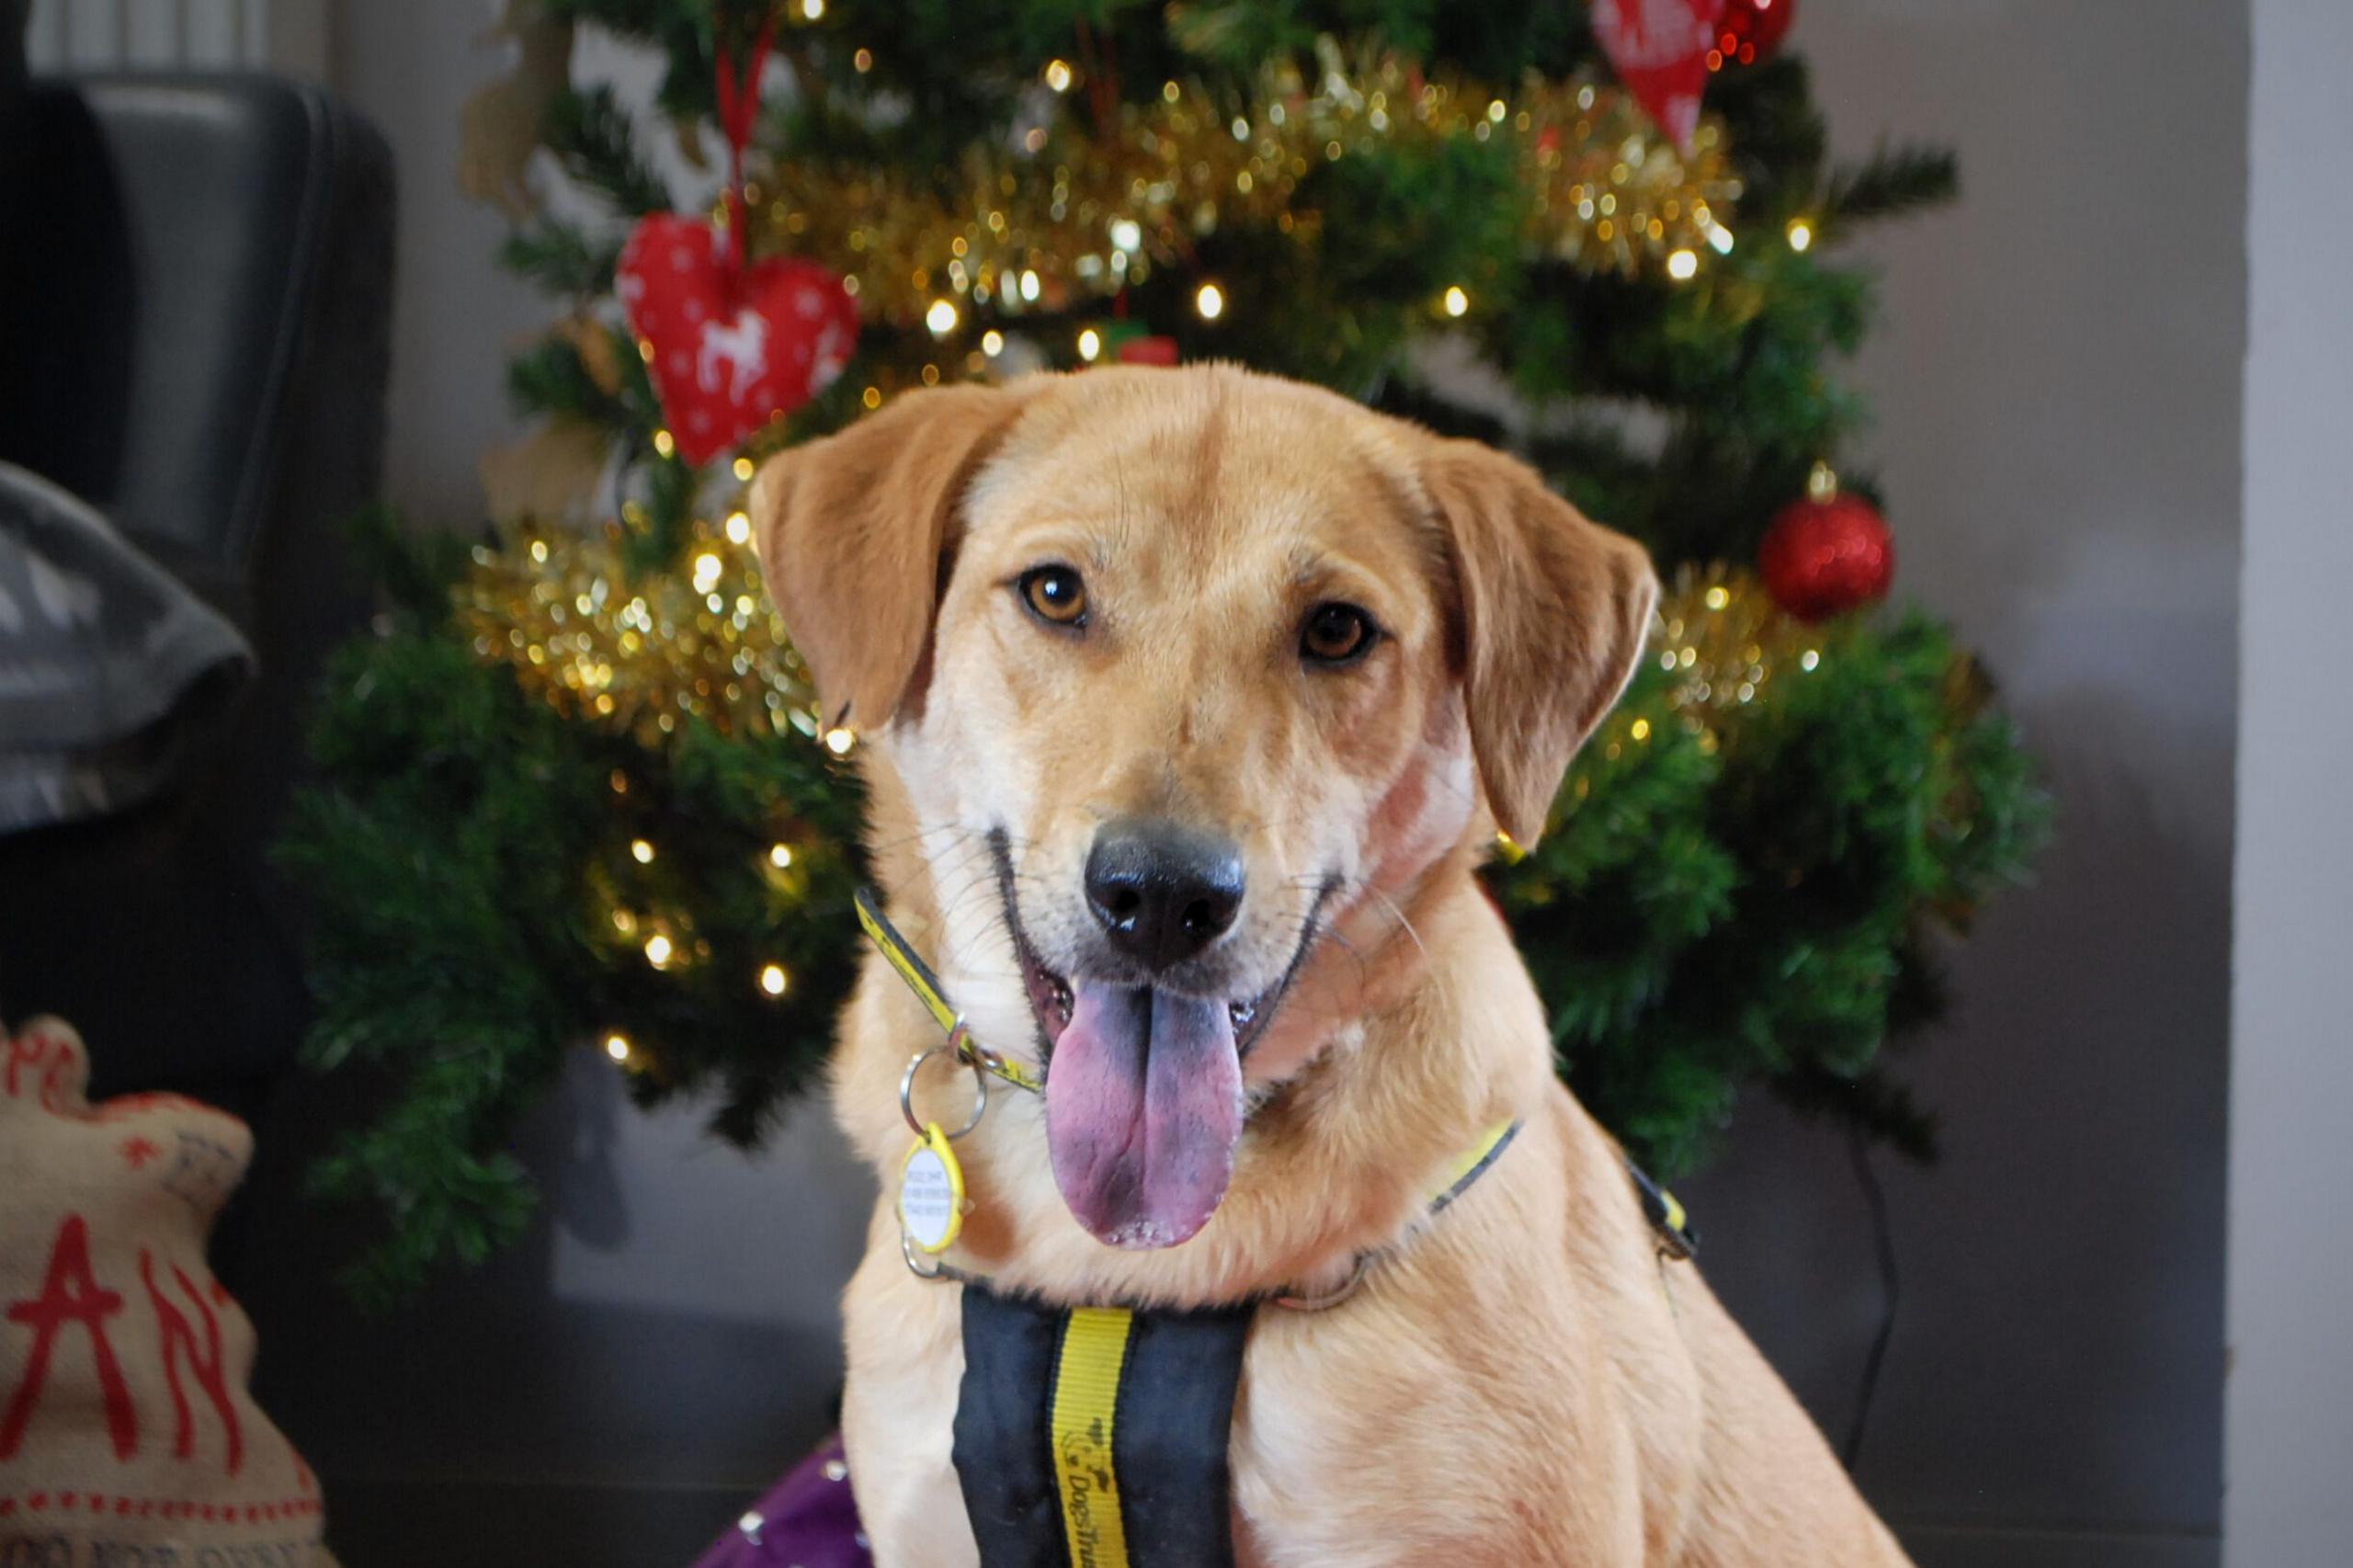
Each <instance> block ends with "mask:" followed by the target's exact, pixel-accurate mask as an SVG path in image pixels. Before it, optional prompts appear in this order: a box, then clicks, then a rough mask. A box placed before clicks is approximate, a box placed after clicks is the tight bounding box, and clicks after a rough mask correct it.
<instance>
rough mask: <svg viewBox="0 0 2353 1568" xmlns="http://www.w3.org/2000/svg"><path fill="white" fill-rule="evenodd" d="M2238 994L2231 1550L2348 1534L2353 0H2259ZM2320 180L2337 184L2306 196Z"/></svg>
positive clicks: (2322, 1542)
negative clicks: (2352, 65) (2347, 628)
mask: <svg viewBox="0 0 2353 1568" xmlns="http://www.w3.org/2000/svg"><path fill="white" fill-rule="evenodd" d="M2254 33H2255V86H2254V95H2253V108H2252V111H2251V118H2252V122H2253V123H2252V126H2251V128H2250V131H2249V135H2248V141H2247V163H2248V166H2249V169H2250V171H2251V187H2252V189H2251V193H2250V200H2249V203H2248V211H2247V225H2246V235H2247V257H2248V300H2247V360H2246V511H2245V527H2246V572H2245V581H2244V583H2243V585H2242V599H2241V605H2242V613H2243V616H2244V624H2245V632H2244V635H2243V639H2242V644H2241V645H2242V648H2243V649H2244V664H2243V666H2242V679H2241V686H2240V694H2239V824H2238V828H2239V833H2238V864H2237V874H2236V878H2235V883H2234V885H2235V890H2236V902H2237V916H2238V923H2237V939H2236V942H2235V944H2234V977H2233V978H2234V985H2233V993H2232V1008H2231V1040H2232V1058H2231V1068H2232V1078H2231V1254H2230V1333H2231V1348H2232V1353H2233V1357H2234V1365H2233V1370H2232V1374H2231V1384H2230V1398H2229V1403H2228V1407H2227V1410H2228V1416H2227V1432H2228V1465H2229V1479H2230V1485H2229V1491H2228V1494H2227V1506H2226V1510H2225V1518H2226V1522H2227V1526H2228V1538H2229V1546H2228V1550H2227V1551H2226V1554H2225V1561H2226V1562H2228V1563H2229V1564H2230V1568H2304V1565H2306V1564H2310V1563H2318V1562H2343V1561H2345V1559H2346V1556H2347V1551H2348V1550H2353V1548H2348V1543H2353V1486H2348V1485H2347V1478H2348V1477H2353V1344H2348V1337H2347V1324H2348V1315H2347V1303H2348V1302H2353V1246H2348V1244H2347V1237H2346V1233H2345V1227H2344V1217H2345V1214H2346V1202H2347V1193H2348V1192H2353V1138H2348V1137H2347V1134H2346V1119H2347V1110H2348V1108H2353V1022H2348V1017H2349V1015H2348V1012H2347V992H2346V985H2345V981H2346V968H2347V960H2348V959H2353V914H2349V913H2348V912H2347V901H2348V898H2353V893H2349V892H2348V889H2353V815H2349V814H2348V812H2347V803H2348V791H2347V782H2346V779H2347V772H2348V771H2353V739H2348V722H2353V702H2348V701H2347V696H2346V689H2347V688H2346V686H2345V683H2344V681H2343V680H2342V679H2340V678H2338V677H2337V676H2336V672H2335V669H2334V665H2336V662H2337V655H2338V653H2339V651H2340V650H2341V648H2342V645H2343V642H2344V633H2343V628H2344V625H2345V614H2344V608H2345V597H2346V592H2347V585H2353V504H2348V502H2347V485H2346V480H2345V474H2346V467H2345V464H2346V456H2347V451H2346V448H2347V439H2348V437H2353V301H2348V300H2347V294H2346V287H2345V283H2346V278H2347V256H2353V210H2348V209H2347V206H2346V204H2345V203H2344V201H2342V200H2341V199H2337V197H2336V195H2335V191H2336V187H2338V185H2339V184H2340V182H2341V179H2342V175H2343V169H2344V165H2345V160H2346V158H2347V156H2348V155H2353V98H2348V97H2347V95H2346V93H2345V91H2344V85H2343V83H2342V81H2341V79H2340V71H2341V68H2342V66H2343V63H2344V62H2346V61H2347V59H2353V6H2345V5H2343V4H2341V3H2340V0H2255V6H2254ZM2316 192H2328V193H2330V194H2328V195H2326V196H2325V197H2324V198H2323V199H2319V200H2314V199H2313V197H2314V195H2315V193H2316Z"/></svg>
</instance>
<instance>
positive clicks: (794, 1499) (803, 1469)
mask: <svg viewBox="0 0 2353 1568" xmlns="http://www.w3.org/2000/svg"><path fill="white" fill-rule="evenodd" d="M695 1568H874V1557H873V1554H872V1553H871V1552H870V1551H867V1549H866V1536H865V1534H864V1533H863V1532H862V1531H860V1530H859V1529H858V1499H857V1498H856V1497H855V1496H853V1495H852V1494H851V1493H850V1488H849V1465H848V1463H847V1461H846V1460H844V1459H843V1458H842V1440H841V1438H840V1437H839V1436H835V1437H828V1438H826V1439H825V1441H824V1445H823V1446H822V1447H821V1448H819V1449H818V1450H817V1451H816V1452H815V1453H813V1454H811V1455H810V1456H809V1457H808V1458H807V1459H805V1460H801V1462H800V1463H799V1464H797V1465H795V1466H793V1467H792V1469H791V1470H790V1471H789V1472H788V1473H787V1474H786V1475H785V1478H784V1479H783V1480H782V1481H779V1482H778V1483H776V1484H775V1485H774V1486H771V1487H770V1488H768V1490H767V1493H766V1494H764V1495H762V1496H761V1498H760V1500H759V1501H758V1502H756V1503H755V1504H753V1505H752V1506H751V1508H750V1509H749V1510H748V1511H747V1512H746V1513H745V1515H744V1517H742V1518H740V1519H738V1520H737V1521H736V1522H735V1527H734V1528H733V1529H730V1530H729V1531H728V1532H727V1533H726V1534H725V1535H723V1536H721V1537H720V1538H719V1539H718V1540H715V1541H713V1542H711V1544H710V1551H706V1552H704V1553H703V1554H702V1555H701V1556H700V1557H698V1558H697V1559H695Z"/></svg>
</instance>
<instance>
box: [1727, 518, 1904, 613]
mask: <svg viewBox="0 0 2353 1568" xmlns="http://www.w3.org/2000/svg"><path fill="white" fill-rule="evenodd" d="M1756 570H1757V573H1758V574H1759V575H1760V576H1762V577H1763V578H1764V579H1765V586H1766V588H1767V589H1768V591H1769V592H1770V593H1771V594H1772V596H1773V602H1774V603H1776V604H1778V605H1779V606H1780V607H1781V608H1783V609H1785V610H1788V611H1789V612H1790V614H1791V615H1794V616H1796V617H1797V618H1798V619H1801V620H1826V619H1829V618H1830V617H1832V616H1834V615H1844V614H1845V613H1846V612H1847V611H1848V610H1850V609H1855V608H1859V607H1860V606H1863V605H1866V604H1869V603H1870V601H1871V600H1873V599H1876V598H1878V597H1881V595H1883V594H1885V593H1886V592H1887V586H1888V584H1889V583H1890V582H1891V581H1893V578H1894V576H1895V540H1894V539H1893V537H1892V536H1891V535H1890V534H1889V533H1888V531H1887V519H1886V518H1885V517H1881V516H1880V515H1879V508H1878V507H1876V506H1872V505H1871V504H1870V502H1868V501H1866V500H1864V499H1863V498H1862V497H1861V496H1859V495H1833V496H1830V497H1829V498H1828V499H1826V500H1821V501H1816V500H1813V499H1811V498H1808V499H1806V500H1802V501H1792V502H1791V503H1790V505H1788V506H1784V507H1782V508H1781V510H1780V513H1779V515H1778V516H1777V517H1774V519H1773V526H1772V527H1771V528H1768V529H1767V530H1766V534H1765V542H1764V543H1763V544H1762V545H1761V546H1759V547H1758V548H1757V551H1756Z"/></svg>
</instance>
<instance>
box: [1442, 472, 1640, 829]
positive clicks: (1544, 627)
mask: <svg viewBox="0 0 2353 1568" xmlns="http://www.w3.org/2000/svg"><path fill="white" fill-rule="evenodd" d="M1420 470H1421V478H1422V483H1423V486H1424V488H1425V489H1426V490H1427V492H1428V494H1429V497H1430V500H1431V502H1432V504H1433V505H1434V506H1436V507H1437V508H1438V516H1439V518H1440V519H1441V521H1442V523H1443V525H1444V528H1445V531H1446V536H1447V554H1448V560H1449V565H1450V566H1451V568H1452V572H1453V577H1454V586H1455V594H1456V607H1455V608H1456V621H1455V630H1456V636H1457V639H1458V645H1457V656H1458V657H1459V659H1460V660H1461V673H1462V684H1463V701H1464V706H1465V708H1466V710H1467V711H1468V715H1469V719H1470V724H1471V748H1472V754H1473V756H1475V757H1476V758H1477V761H1478V765H1479V778H1480V781H1481V782H1482V784H1483V786H1484V787H1485V790H1486V794H1487V805H1488V809H1489V810H1491V811H1492V812H1494V813H1495V823H1496V825H1497V826H1499V827H1501V828H1502V829H1503V830H1504V831H1505V832H1506V833H1507V834H1509V835H1511V836H1512V838H1513V840H1514V841H1515V842H1517V843H1518V844H1520V845H1522V846H1532V845H1533V844H1534V843H1535V842H1536V840H1537V838H1538V837H1539V836H1540V835H1542V833H1543V831H1544V820H1545V815H1546V813H1547V812H1549V811H1550V810H1551V808H1552V796H1553V793H1554V791H1556V790H1559V789H1560V787H1561V776H1562V775H1563V773H1565V772H1566V771H1567V770H1568V766H1569V760H1570V759H1571V758H1572V757H1574V756H1575V755H1576V750H1577V747H1578V746H1579V745H1580V744H1583V743H1584V741H1585V738H1586V735H1588V734H1590V733H1592V732H1593V728H1594V726H1595V725H1596V724H1598V723H1599V722H1601V720H1602V716H1603V715H1604V714H1606V713H1608V711H1609V709H1610V705H1611V704H1612V703H1614V702H1616V701H1617V700H1618V697H1619V694H1620V692H1622V691H1624V690H1625V689H1626V683H1627V681H1628V680H1630V679H1631V678H1632V676H1633V673H1634V665H1635V661H1636V660H1638V659H1640V658H1641V657H1642V652H1643V639H1644V638H1645V636H1646V635H1647V634H1648V632H1649V629H1650V619H1651V609H1652V607H1653V606H1654V605H1655V604H1656V603H1657V601H1658V579H1657V577H1656V576H1655V574H1653V572H1652V571H1651V563H1650V557H1649V556H1647V555H1646V554H1644V553H1643V549H1642V547H1641V546H1640V545H1637V544H1636V543H1634V541H1633V540H1630V539H1627V538H1625V537H1624V536H1623V535H1620V534H1614V533H1611V532H1610V531H1609V530H1608V529H1607V528H1600V527H1598V526H1597V525H1596V524H1594V523H1592V522H1589V521H1587V520H1586V517H1585V515H1584V514H1583V513H1581V512H1579V511H1578V510H1577V509H1576V508H1575V507H1574V506H1570V505H1569V504H1568V503H1567V502H1566V501H1563V500H1562V499H1561V498H1560V497H1559V496H1557V495H1555V494H1552V492H1551V491H1550V490H1547V489H1546V488H1545V487H1544V483H1543V482H1542V481H1541V480H1540V479H1539V478H1538V477H1537V476H1536V474H1535V472H1534V471H1532V470H1530V469H1529V467H1528V466H1527V465H1526V464H1524V463H1521V462H1519V461H1518V460H1514V459H1512V458H1508V457H1506V456H1505V455H1503V454H1502V453H1500V452H1497V451H1495V450H1493V449H1489V448H1486V447H1483V446H1481V445H1479V444H1478V443H1477V442H1475V441H1455V440H1438V439H1435V438H1433V439H1431V440H1430V441H1429V442H1428V446H1427V449H1426V451H1425V454H1424V457H1423V459H1422V462H1421V465H1420Z"/></svg>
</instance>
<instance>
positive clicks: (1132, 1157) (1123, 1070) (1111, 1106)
mask: <svg viewBox="0 0 2353 1568" xmlns="http://www.w3.org/2000/svg"><path fill="white" fill-rule="evenodd" d="M1241 1137H1242V1059H1241V1057H1240V1056H1239V1054H1237V1053H1236V1051H1234V1049H1233V1019H1232V1018H1231V1017H1229V1016H1228V1015H1227V1013H1226V1009H1225V1005H1224V1004H1223V1003H1222V1002H1199V1001H1194V1000H1192V999H1191V998H1189V997H1184V996H1171V995H1169V994H1167V993H1166V992H1163V991H1154V990H1153V989H1151V988H1150V987H1147V986H1117V985H1105V984H1101V983H1097V982H1092V981H1082V982H1080V983H1078V985H1077V987H1076V989H1075V994H1074V997H1073V1000H1072V1006H1071V1015H1070V1024H1069V1026H1068V1027H1067V1028H1064V1029H1063V1033H1062V1038H1061V1039H1060V1040H1056V1041H1055V1042H1054V1054H1053V1061H1052V1064H1051V1066H1050V1067H1049V1068H1048V1069H1047V1073H1046V1143H1047V1147H1048V1150H1049V1152H1050V1153H1051V1155H1052V1156H1053V1165H1054V1184H1055V1185H1056V1186H1057V1187H1061V1188H1062V1192H1063V1202H1065V1203H1067V1204H1069V1205H1070V1211H1071V1213H1072V1214H1073V1215H1074V1216H1075V1217H1076V1218H1077V1220H1078V1222H1079V1223H1080V1224H1082V1225H1084V1226H1086V1228H1087V1230H1089V1231H1090V1232H1092V1233H1094V1235H1095V1238H1096V1240H1097V1241H1100V1242H1103V1243H1105V1244H1108V1245H1111V1246H1117V1247H1173V1246H1175V1245H1176V1244H1177V1243H1179V1242H1181V1241H1185V1240H1187V1239H1188V1238H1189V1237H1190V1236H1191V1235H1192V1234H1193V1233H1194V1232H1196V1231H1198V1230H1199V1229H1200V1228H1201V1227H1202V1226H1203V1225H1205V1224H1207V1223H1209V1218H1210V1215H1211V1213H1213V1212H1214V1211H1215V1210H1216V1209H1217V1206H1218V1200H1219V1199H1222V1198H1223V1197H1224V1196H1225V1184H1226V1180H1227V1178H1228V1177H1230V1176H1232V1175H1233V1146H1234V1144H1235V1143H1236V1142H1240V1140H1241Z"/></svg>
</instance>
